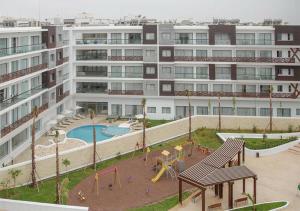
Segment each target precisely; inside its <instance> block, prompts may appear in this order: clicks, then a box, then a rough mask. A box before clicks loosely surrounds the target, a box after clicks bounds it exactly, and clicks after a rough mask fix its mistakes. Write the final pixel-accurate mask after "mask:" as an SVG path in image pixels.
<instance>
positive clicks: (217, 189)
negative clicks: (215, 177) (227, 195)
mask: <svg viewBox="0 0 300 211" xmlns="http://www.w3.org/2000/svg"><path fill="white" fill-rule="evenodd" d="M218 195H219V186H218V185H215V196H218Z"/></svg>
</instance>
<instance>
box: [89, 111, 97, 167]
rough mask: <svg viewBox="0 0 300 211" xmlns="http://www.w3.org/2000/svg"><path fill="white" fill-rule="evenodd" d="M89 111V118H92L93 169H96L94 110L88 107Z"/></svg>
mask: <svg viewBox="0 0 300 211" xmlns="http://www.w3.org/2000/svg"><path fill="white" fill-rule="evenodd" d="M89 113H90V119H91V120H92V123H93V166H94V170H95V171H96V127H95V122H94V118H95V112H94V110H93V109H89Z"/></svg>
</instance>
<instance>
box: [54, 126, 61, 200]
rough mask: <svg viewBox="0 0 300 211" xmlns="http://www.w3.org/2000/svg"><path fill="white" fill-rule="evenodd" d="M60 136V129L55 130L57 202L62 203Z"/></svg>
mask: <svg viewBox="0 0 300 211" xmlns="http://www.w3.org/2000/svg"><path fill="white" fill-rule="evenodd" d="M58 137H59V133H58V131H55V155H56V200H55V203H56V204H59V203H60V194H59V189H60V187H59V186H60V184H59V180H60V178H59V176H60V174H59V157H58Z"/></svg>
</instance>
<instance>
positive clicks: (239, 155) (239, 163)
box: [238, 151, 241, 166]
mask: <svg viewBox="0 0 300 211" xmlns="http://www.w3.org/2000/svg"><path fill="white" fill-rule="evenodd" d="M240 165H241V151H239V152H238V166H240Z"/></svg>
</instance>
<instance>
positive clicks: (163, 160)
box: [151, 146, 185, 183]
mask: <svg viewBox="0 0 300 211" xmlns="http://www.w3.org/2000/svg"><path fill="white" fill-rule="evenodd" d="M174 151H175V152H174V154H171V153H170V152H169V151H167V150H164V151H162V152H161V156H160V157H158V158H157V160H156V164H155V165H154V167H155V169H156V170H158V167H159V166H160V170H159V172H158V173H157V175H156V176H155V177H153V178H152V180H151V181H152V182H153V183H155V182H157V181H158V180H159V179H160V178H161V176H162V175H163V174H164V173H165V172H166V173H167V177H168V176H169V175H170V176H171V178H172V179H173V178H176V170H178V172H182V171H183V170H184V168H185V167H184V152H183V148H182V146H176V147H175V148H174ZM176 164H177V165H176Z"/></svg>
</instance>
